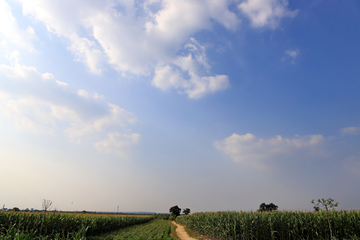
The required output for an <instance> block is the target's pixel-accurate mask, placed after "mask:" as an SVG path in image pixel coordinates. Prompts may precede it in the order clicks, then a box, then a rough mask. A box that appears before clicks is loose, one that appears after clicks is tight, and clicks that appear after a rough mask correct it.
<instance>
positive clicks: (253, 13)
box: [238, 0, 298, 28]
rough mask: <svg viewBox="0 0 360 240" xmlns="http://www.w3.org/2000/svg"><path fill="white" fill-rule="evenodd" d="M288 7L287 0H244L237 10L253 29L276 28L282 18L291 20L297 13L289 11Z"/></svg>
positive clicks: (296, 11)
mask: <svg viewBox="0 0 360 240" xmlns="http://www.w3.org/2000/svg"><path fill="white" fill-rule="evenodd" d="M288 5H289V2H288V0H245V1H243V2H241V3H240V4H239V5H238V8H239V9H240V10H241V11H242V12H243V13H244V14H245V15H246V16H247V17H248V18H249V19H250V21H251V24H252V26H253V27H270V28H276V27H278V25H279V22H280V20H281V19H282V18H284V17H290V18H293V17H295V16H296V14H297V13H298V10H294V11H291V10H289V9H288Z"/></svg>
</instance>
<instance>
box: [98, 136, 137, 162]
mask: <svg viewBox="0 0 360 240" xmlns="http://www.w3.org/2000/svg"><path fill="white" fill-rule="evenodd" d="M107 136H108V138H106V139H104V140H102V141H100V142H97V143H94V146H95V147H96V149H97V150H99V151H104V152H106V153H115V154H118V155H120V156H122V157H128V154H129V149H131V148H132V147H133V146H135V145H137V144H138V143H139V141H140V134H138V133H132V134H121V133H118V132H109V133H108V134H107Z"/></svg>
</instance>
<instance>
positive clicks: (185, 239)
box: [172, 221, 197, 240]
mask: <svg viewBox="0 0 360 240" xmlns="http://www.w3.org/2000/svg"><path fill="white" fill-rule="evenodd" d="M172 224H174V225H175V226H176V234H177V235H178V237H179V238H180V239H181V240H197V239H195V238H192V237H190V236H189V235H188V234H187V232H186V231H185V229H184V227H183V226H181V225H180V224H178V223H176V222H175V221H173V222H172Z"/></svg>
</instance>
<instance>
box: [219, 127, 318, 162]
mask: <svg viewBox="0 0 360 240" xmlns="http://www.w3.org/2000/svg"><path fill="white" fill-rule="evenodd" d="M324 140H325V138H324V137H323V136H322V135H321V134H318V135H309V136H302V137H301V136H295V137H294V138H283V137H281V136H280V135H277V136H276V137H275V138H270V139H262V138H256V137H255V135H253V134H251V133H247V134H245V135H238V134H236V133H234V134H233V135H231V136H230V137H227V138H225V139H223V140H220V141H216V142H215V143H214V146H215V147H216V148H217V149H218V150H220V151H222V152H224V153H225V154H227V155H229V156H230V157H231V158H232V159H233V160H234V161H236V162H240V163H243V164H248V165H251V166H253V167H255V168H257V169H266V168H267V162H266V161H267V160H271V159H274V158H283V157H289V156H294V155H295V154H298V153H300V152H301V153H302V154H305V155H306V154H319V153H320V151H318V150H319V149H318V148H319V147H320V145H321V144H322V143H323V142H324Z"/></svg>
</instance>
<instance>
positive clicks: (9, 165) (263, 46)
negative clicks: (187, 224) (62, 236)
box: [0, 0, 360, 212]
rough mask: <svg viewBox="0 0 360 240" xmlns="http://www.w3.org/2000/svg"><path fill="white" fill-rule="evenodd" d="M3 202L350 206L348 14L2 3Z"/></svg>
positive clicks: (278, 8) (222, 3) (263, 5)
mask: <svg viewBox="0 0 360 240" xmlns="http://www.w3.org/2000/svg"><path fill="white" fill-rule="evenodd" d="M0 16H1V17H0V19H1V22H2V24H1V26H0V42H1V45H0V123H1V124H0V132H1V134H0V146H1V147H0V156H1V157H0V164H1V166H0V182H1V184H0V191H1V193H2V194H1V201H2V202H0V204H5V207H8V208H12V207H15V206H17V207H19V208H26V207H29V208H31V207H33V208H41V199H51V200H52V201H53V203H54V208H57V209H59V210H84V209H85V210H96V211H116V209H117V206H119V209H120V211H155V212H167V211H168V209H169V208H170V207H171V206H173V205H179V206H180V207H182V208H186V207H187V208H190V209H191V210H192V211H193V212H199V211H220V210H237V211H238V210H245V211H247V210H256V209H257V208H258V207H259V205H260V204H261V203H263V202H265V203H270V202H273V203H275V204H277V205H278V206H279V208H280V209H282V210H311V209H312V205H311V200H312V199H318V198H329V197H331V198H334V199H335V200H336V201H338V202H340V208H342V209H358V208H359V205H358V204H359V201H360V195H359V194H358V192H359V190H360V185H359V184H358V182H359V181H360V151H359V143H360V111H359V107H360V98H359V94H358V93H359V90H360V68H359V67H358V66H360V45H359V38H360V31H359V30H360V3H359V2H358V1H356V0H348V1H346V2H344V1H335V0H330V1H322V0H312V1H292V0H289V1H288V0H243V1H242V0H227V1H226V0H215V1H214V0H191V1H190V0H188V1H187V0H181V1H171V0H143V1H128V0H117V1H116V0H108V1H95V0H87V1H85V0H81V1H57V0H56V1H51V2H49V1H45V0H37V1H30V0H26V1H25V0H0Z"/></svg>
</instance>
